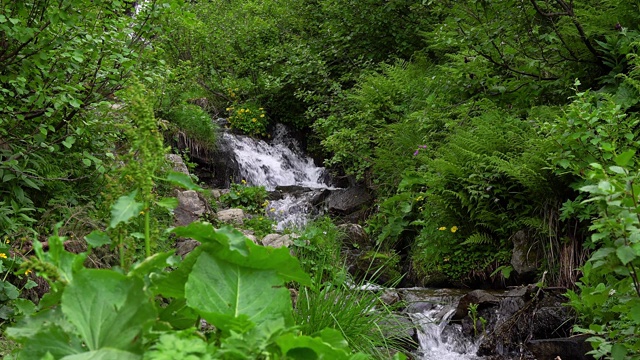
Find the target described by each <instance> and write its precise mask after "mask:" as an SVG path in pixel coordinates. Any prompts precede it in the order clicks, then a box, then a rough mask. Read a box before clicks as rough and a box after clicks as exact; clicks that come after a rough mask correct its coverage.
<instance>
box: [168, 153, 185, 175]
mask: <svg viewBox="0 0 640 360" xmlns="http://www.w3.org/2000/svg"><path fill="white" fill-rule="evenodd" d="M167 160H169V162H171V164H172V166H173V171H177V172H180V173H183V174H187V175H189V169H188V168H187V165H185V163H184V161H183V160H182V156H180V155H177V154H167Z"/></svg>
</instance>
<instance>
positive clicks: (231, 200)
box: [220, 180, 269, 214]
mask: <svg viewBox="0 0 640 360" xmlns="http://www.w3.org/2000/svg"><path fill="white" fill-rule="evenodd" d="M267 196H268V193H267V190H266V189H265V187H264V186H248V185H247V182H246V181H245V180H242V182H241V183H240V184H236V183H234V184H231V186H230V187H229V192H228V193H225V194H222V196H220V201H221V202H222V203H223V204H225V205H226V206H229V207H236V208H241V209H244V210H247V211H248V212H250V213H252V214H260V213H262V212H263V210H264V208H266V207H267V205H269V201H268V200H267Z"/></svg>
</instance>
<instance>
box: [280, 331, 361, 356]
mask: <svg viewBox="0 0 640 360" xmlns="http://www.w3.org/2000/svg"><path fill="white" fill-rule="evenodd" d="M338 338H342V336H341V335H340V333H339V332H338V331H337V330H335V329H324V330H323V331H322V332H321V333H320V337H311V336H296V335H294V334H291V333H289V334H285V335H283V336H280V337H279V338H277V339H276V343H277V344H278V346H279V347H280V349H281V350H282V353H283V354H286V355H287V358H291V359H299V360H305V359H314V358H315V359H333V360H343V359H344V360H346V359H349V353H350V351H349V350H348V347H347V348H345V347H344V345H346V341H344V339H342V341H340V342H336V339H338ZM314 355H315V356H314Z"/></svg>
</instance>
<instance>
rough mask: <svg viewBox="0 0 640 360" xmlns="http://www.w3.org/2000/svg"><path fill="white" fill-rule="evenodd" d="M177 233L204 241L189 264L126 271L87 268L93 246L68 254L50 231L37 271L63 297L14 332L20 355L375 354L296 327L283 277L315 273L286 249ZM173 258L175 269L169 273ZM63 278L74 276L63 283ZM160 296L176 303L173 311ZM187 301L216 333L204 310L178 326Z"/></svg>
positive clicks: (150, 261) (153, 261)
mask: <svg viewBox="0 0 640 360" xmlns="http://www.w3.org/2000/svg"><path fill="white" fill-rule="evenodd" d="M173 232H174V233H175V234H176V235H178V236H185V237H190V238H193V239H196V240H198V241H200V242H201V243H202V246H201V247H199V248H198V249H196V250H195V251H194V252H192V253H190V254H189V255H188V256H187V257H186V258H185V259H184V261H182V262H179V259H177V258H176V257H174V256H172V254H171V253H160V254H156V255H154V256H152V257H149V258H147V259H145V260H144V261H143V262H141V263H139V264H137V265H136V266H134V267H133V268H132V270H131V271H130V272H129V273H128V274H127V275H124V274H122V273H120V272H118V271H114V270H106V269H85V268H84V267H83V266H82V262H78V261H76V259H83V258H84V257H85V256H86V254H81V255H75V254H70V253H68V252H66V251H65V250H64V248H63V241H64V238H61V237H59V236H57V235H54V236H52V237H51V238H49V246H50V249H51V251H50V252H48V253H44V252H42V251H41V250H40V251H36V255H37V259H34V260H31V261H30V264H31V265H37V264H40V265H42V266H41V267H40V268H38V270H37V271H38V272H39V273H40V274H43V275H47V278H48V279H49V280H50V282H51V284H52V285H54V284H56V286H54V287H53V288H52V289H53V290H54V291H55V292H56V293H57V294H58V296H55V297H53V298H52V299H51V300H50V301H53V303H50V304H49V305H48V306H42V307H41V308H40V309H39V311H38V312H37V313H36V314H34V315H33V316H30V317H28V318H26V319H25V320H24V321H23V322H21V323H20V324H19V325H18V326H16V327H13V328H11V329H9V330H8V331H7V334H8V335H9V336H10V337H12V338H13V339H15V340H16V341H18V342H19V343H21V344H22V349H20V350H19V351H18V352H17V354H16V355H17V357H16V358H17V359H33V358H51V359H63V358H64V359H75V358H78V359H79V358H96V359H113V358H118V359H168V358H175V356H179V357H180V358H198V359H201V358H211V359H213V358H216V359H238V358H251V359H269V358H283V357H287V358H292V359H307V358H309V356H312V357H318V358H319V357H323V356H331V357H332V358H336V359H345V360H346V359H367V358H368V357H367V356H365V355H363V354H352V353H351V351H350V349H349V347H348V343H347V342H346V341H344V340H343V338H342V336H341V335H340V333H339V332H337V331H335V330H332V329H324V330H321V331H318V332H317V333H315V334H314V335H313V336H305V335H299V334H298V333H297V331H296V330H294V329H295V328H293V327H292V325H293V322H292V319H293V318H292V311H293V307H292V303H291V299H290V295H289V291H288V290H287V289H286V288H285V287H283V285H284V283H285V282H286V281H297V282H299V283H300V284H301V285H304V286H310V285H311V281H310V278H309V276H308V275H307V274H306V273H305V272H304V271H303V270H302V269H301V267H300V265H299V263H298V261H297V260H296V259H295V258H293V257H292V256H291V255H290V254H289V251H288V250H287V249H286V248H280V249H275V248H270V247H262V246H258V245H256V244H254V243H253V242H252V241H251V240H249V239H247V238H246V237H244V236H243V235H242V234H241V233H239V232H237V231H235V230H232V229H229V228H224V229H220V230H216V229H214V228H213V226H211V225H210V224H206V223H192V224H191V225H189V226H187V227H181V228H176V229H174V230H173ZM36 248H37V247H36ZM72 263H73V265H72ZM168 266H172V267H174V268H175V269H174V271H172V272H168V271H166V268H167V267H168ZM45 268H46V269H47V270H44V269H45ZM41 270H42V271H41ZM45 271H46V274H45V273H44V272H45ZM54 275H55V276H54ZM63 276H64V279H65V280H66V281H65V282H64V283H60V282H59V280H58V279H60V278H62V277H63ZM264 294H271V295H268V296H267V297H266V298H265V297H264V296H263V295H264ZM156 295H163V296H164V297H165V300H163V302H164V303H166V302H168V303H169V305H168V306H167V309H166V310H169V309H171V311H172V315H170V316H169V317H168V318H166V317H165V315H163V313H164V311H165V310H163V309H162V308H161V307H160V306H159V305H160V303H157V302H156V299H157V297H156ZM267 299H268V301H265V300H267ZM56 304H59V306H54V307H51V305H56ZM185 306H186V308H185ZM187 308H188V309H191V311H193V312H194V313H195V314H197V316H201V317H203V318H204V319H206V320H207V321H208V322H209V323H210V324H212V325H215V327H216V329H218V330H217V332H216V333H215V334H213V335H212V336H211V337H205V336H203V334H200V333H199V331H198V328H196V327H195V325H196V324H199V320H198V317H197V316H193V317H190V319H191V320H190V323H191V325H190V326H189V325H188V326H187V327H186V328H184V327H182V326H180V325H179V324H182V323H183V320H182V319H179V318H178V317H176V314H178V313H180V314H184V315H187V314H188V312H185V311H184V309H187ZM109 329H111V330H114V329H115V331H110V330H109ZM172 356H173V357H172Z"/></svg>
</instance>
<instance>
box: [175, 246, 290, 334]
mask: <svg viewBox="0 0 640 360" xmlns="http://www.w3.org/2000/svg"><path fill="white" fill-rule="evenodd" d="M283 285H284V284H283V281H282V279H281V278H280V277H279V276H278V275H277V274H276V272H275V271H273V270H256V269H250V268H246V267H242V266H240V265H237V264H232V263H229V262H226V261H224V260H220V259H217V258H215V257H214V256H212V255H210V254H208V253H202V254H201V255H200V256H199V257H198V260H197V261H196V263H195V265H194V266H193V269H192V271H191V274H190V275H189V280H188V281H187V284H186V285H185V294H186V298H187V304H188V305H189V306H190V307H192V308H193V309H195V310H196V311H198V313H199V314H200V315H201V316H202V317H203V318H205V319H206V320H207V321H209V322H210V323H211V324H213V325H215V326H216V327H218V328H220V329H223V330H231V329H237V328H239V327H240V328H247V327H249V326H250V324H251V323H253V324H257V325H259V324H260V323H262V322H264V321H266V320H269V319H273V318H284V319H285V321H286V324H287V325H293V319H292V314H291V312H292V305H291V297H290V294H289V290H288V289H287V288H286V287H284V286H283Z"/></svg>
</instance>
